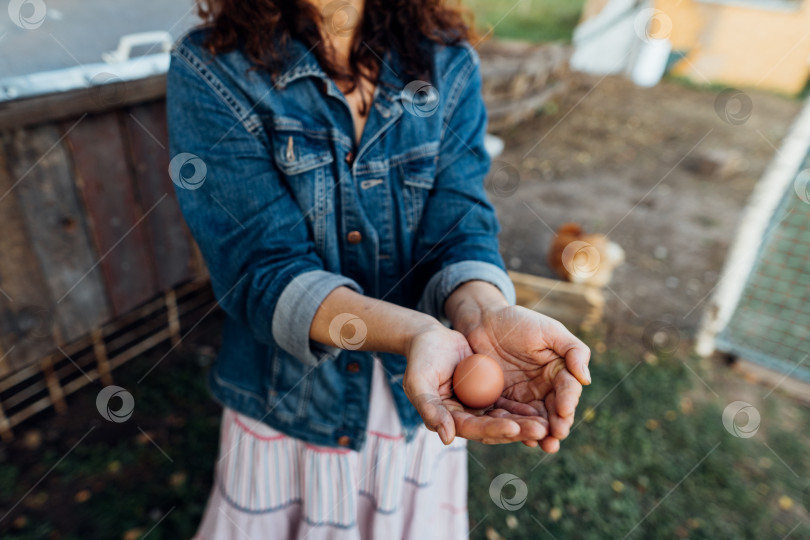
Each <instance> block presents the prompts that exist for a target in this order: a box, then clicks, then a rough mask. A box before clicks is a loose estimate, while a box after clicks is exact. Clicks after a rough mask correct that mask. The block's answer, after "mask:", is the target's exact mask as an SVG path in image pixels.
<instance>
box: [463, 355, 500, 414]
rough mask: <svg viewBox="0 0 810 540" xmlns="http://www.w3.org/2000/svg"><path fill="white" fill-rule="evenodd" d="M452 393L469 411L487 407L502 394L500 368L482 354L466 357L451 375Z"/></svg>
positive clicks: (496, 363)
mask: <svg viewBox="0 0 810 540" xmlns="http://www.w3.org/2000/svg"><path fill="white" fill-rule="evenodd" d="M453 392H455V394H456V397H457V398H458V399H459V401H461V403H463V404H464V405H466V406H467V407H469V408H471V409H484V408H486V407H489V406H490V405H492V404H493V403H495V402H496V401H497V400H498V397H500V395H501V393H503V371H501V366H499V365H498V362H496V361H495V360H493V359H492V358H490V357H489V356H486V355H484V354H474V355H472V356H468V357H467V358H465V359H464V360H462V361H461V362H460V363H459V365H458V366H456V371H455V373H453Z"/></svg>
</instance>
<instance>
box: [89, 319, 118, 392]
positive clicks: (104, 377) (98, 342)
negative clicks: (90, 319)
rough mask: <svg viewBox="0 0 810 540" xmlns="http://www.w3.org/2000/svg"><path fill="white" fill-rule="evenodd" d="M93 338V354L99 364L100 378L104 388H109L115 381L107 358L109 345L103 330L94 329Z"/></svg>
mask: <svg viewBox="0 0 810 540" xmlns="http://www.w3.org/2000/svg"><path fill="white" fill-rule="evenodd" d="M92 336H93V353H94V354H95V356H96V362H97V363H98V374H99V378H100V379H101V383H102V384H103V385H104V386H109V385H111V384H112V383H113V379H112V373H110V362H109V359H108V358H107V345H106V344H105V343H104V334H103V333H102V332H101V328H94V329H93V333H92Z"/></svg>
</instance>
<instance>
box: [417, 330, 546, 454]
mask: <svg viewBox="0 0 810 540" xmlns="http://www.w3.org/2000/svg"><path fill="white" fill-rule="evenodd" d="M470 343H471V342H468V341H467V338H465V337H464V335H463V334H461V333H460V332H456V331H455V330H450V329H448V328H445V327H443V326H440V325H438V324H437V325H434V326H431V327H430V328H427V329H425V331H423V332H420V333H419V334H417V335H416V336H414V337H413V339H412V340H411V342H410V345H409V347H408V351H407V353H406V357H407V360H408V363H407V368H406V370H405V376H404V379H403V386H404V388H405V394H406V395H407V396H408V399H410V401H411V403H413V405H414V406H415V407H416V410H417V411H418V412H419V414H420V416H421V417H422V420H423V421H424V422H425V425H426V426H427V428H428V429H430V430H431V431H436V432H438V433H439V436H440V437H441V439H442V441H443V442H444V443H445V444H450V442H451V441H452V440H453V438H454V437H456V436H458V437H463V438H465V439H470V440H477V441H481V442H487V443H495V442H503V443H506V442H516V441H544V440H546V439H547V438H548V436H549V420H548V415H547V414H546V411H545V410H541V409H539V408H537V407H536V406H533V405H531V403H534V401H535V400H534V399H532V400H528V401H529V404H525V405H522V404H517V403H513V401H514V400H511V399H509V400H506V399H505V398H506V396H507V392H508V391H509V388H507V390H505V391H504V398H501V399H500V400H499V403H498V404H496V407H497V408H495V409H493V410H490V411H487V412H486V413H484V411H474V410H470V409H466V408H465V407H464V406H463V405H462V404H461V403H460V402H459V401H458V400H457V399H456V398H455V396H454V395H453V388H452V382H453V372H454V371H455V369H456V366H457V365H458V364H459V362H461V361H462V360H463V359H464V358H466V357H467V356H470V355H471V354H473V348H471V347H470ZM481 344H483V342H482V343H481ZM493 357H494V356H493ZM496 358H497V357H496ZM499 362H500V363H501V365H502V366H504V363H503V362H502V361H501V360H499ZM505 374H506V373H505ZM514 379H515V378H514V376H512V377H511V378H507V381H512V382H511V384H512V385H514V384H515V383H514ZM507 385H510V382H507ZM501 402H503V403H502V404H501Z"/></svg>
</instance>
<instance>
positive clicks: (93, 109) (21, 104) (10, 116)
mask: <svg viewBox="0 0 810 540" xmlns="http://www.w3.org/2000/svg"><path fill="white" fill-rule="evenodd" d="M165 95H166V75H165V74H161V75H154V76H151V77H145V78H143V79H138V80H132V81H126V82H123V81H121V82H110V83H108V84H105V85H104V86H103V87H90V88H79V89H76V90H71V91H68V92H59V93H56V94H46V95H43V96H36V97H32V98H28V99H17V100H14V101H3V102H0V129H5V128H21V127H24V126H31V125H35V124H42V123H45V122H53V121H56V120H65V119H69V118H75V117H77V116H79V115H81V114H84V113H97V112H102V111H107V110H110V109H114V108H117V107H123V106H126V105H132V104H136V103H144V102H147V101H153V100H155V99H160V98H162V97H164V96H165Z"/></svg>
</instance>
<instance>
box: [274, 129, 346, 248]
mask: <svg viewBox="0 0 810 540" xmlns="http://www.w3.org/2000/svg"><path fill="white" fill-rule="evenodd" d="M289 124H290V123H289V122H279V121H278V119H276V122H275V125H274V126H273V128H272V143H273V159H274V161H275V163H276V167H277V168H278V170H279V171H280V172H281V174H282V175H283V176H284V178H285V179H286V180H287V183H288V185H289V186H290V189H292V191H293V194H294V196H295V199H296V201H297V202H298V206H299V208H300V209H301V213H302V214H303V216H304V218H305V219H306V220H307V223H308V224H309V226H310V228H311V231H312V236H313V241H314V243H315V249H316V251H317V252H318V253H319V254H320V255H323V253H324V249H325V244H326V231H327V216H328V215H329V214H331V213H333V212H334V202H333V200H334V189H333V184H332V182H331V179H332V167H331V166H330V165H331V164H332V162H334V160H335V158H334V155H333V152H332V149H331V145H330V142H329V139H328V138H327V137H326V135H319V134H317V133H309V132H305V131H304V130H303V129H292V128H291V127H290V125H289Z"/></svg>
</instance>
